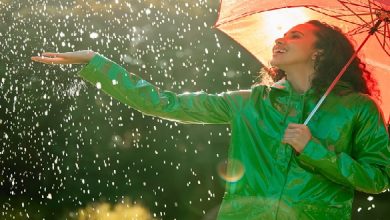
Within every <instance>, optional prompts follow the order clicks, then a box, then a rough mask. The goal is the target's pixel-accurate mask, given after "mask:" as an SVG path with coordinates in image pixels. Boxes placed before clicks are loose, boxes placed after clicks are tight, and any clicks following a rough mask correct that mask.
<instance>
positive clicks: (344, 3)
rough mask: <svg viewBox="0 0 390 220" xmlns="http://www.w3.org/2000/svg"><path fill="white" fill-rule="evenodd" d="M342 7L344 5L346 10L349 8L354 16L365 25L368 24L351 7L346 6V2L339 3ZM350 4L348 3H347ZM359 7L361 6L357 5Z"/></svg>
mask: <svg viewBox="0 0 390 220" xmlns="http://www.w3.org/2000/svg"><path fill="white" fill-rule="evenodd" d="M339 2H340V3H341V4H342V5H344V7H345V8H347V9H348V10H349V11H350V12H351V13H352V14H354V15H356V17H358V18H359V19H360V20H361V21H362V22H363V23H366V24H367V22H366V21H365V20H364V19H362V18H361V17H360V16H359V15H357V14H356V13H355V12H354V11H353V10H352V9H351V8H350V7H348V6H347V4H346V2H344V1H339ZM347 3H348V2H347ZM348 4H351V5H354V4H353V3H348ZM357 6H359V5H357Z"/></svg>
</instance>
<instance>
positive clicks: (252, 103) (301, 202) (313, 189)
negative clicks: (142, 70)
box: [32, 21, 390, 220]
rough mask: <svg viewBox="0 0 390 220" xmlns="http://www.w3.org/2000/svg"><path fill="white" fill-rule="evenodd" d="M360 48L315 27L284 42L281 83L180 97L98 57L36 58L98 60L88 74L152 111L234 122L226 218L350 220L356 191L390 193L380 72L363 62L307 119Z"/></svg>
mask: <svg viewBox="0 0 390 220" xmlns="http://www.w3.org/2000/svg"><path fill="white" fill-rule="evenodd" d="M353 52H354V49H353V46H352V45H351V43H350V42H349V41H348V39H347V38H346V37H345V36H344V35H343V34H342V33H341V32H340V31H339V29H337V28H334V27H331V26H328V25H326V24H324V23H321V22H318V21H310V22H307V23H304V24H300V25H297V26H295V27H293V28H292V29H290V30H289V31H288V32H287V33H286V34H285V35H284V36H283V38H280V39H277V40H276V42H275V46H274V49H273V58H272V61H271V64H272V65H273V67H274V68H273V69H274V70H275V72H276V73H277V74H276V77H279V76H281V75H283V76H284V78H283V79H281V80H279V81H278V82H276V83H275V84H274V85H272V86H265V85H256V86H253V87H252V88H251V89H250V90H240V91H234V92H225V93H220V94H216V95H212V94H206V93H204V92H197V93H185V94H180V95H176V94H174V93H172V92H169V91H162V90H160V89H159V88H157V87H155V86H153V85H151V84H150V83H148V82H146V81H144V80H143V79H141V78H140V77H139V76H137V75H134V74H131V73H128V72H126V70H124V69H123V68H122V67H120V66H119V65H117V64H115V63H114V62H112V61H110V60H108V59H106V58H104V57H103V56H101V55H98V54H95V53H94V52H92V51H78V52H70V53H45V54H43V57H33V58H32V59H33V60H34V61H38V62H43V63H48V64H71V63H72V64H73V63H88V65H87V66H85V67H84V68H83V69H82V70H81V71H80V73H79V75H80V76H81V77H83V78H84V79H86V80H88V81H90V82H91V83H93V84H99V86H100V87H101V89H102V90H103V91H105V92H106V93H108V94H109V95H111V96H113V97H114V98H116V99H118V100H120V101H122V102H123V103H125V104H128V105H129V106H132V107H133V108H135V109H138V110H139V111H142V112H144V113H145V114H149V115H154V116H159V117H161V118H166V119H170V120H176V121H179V122H185V123H225V124H230V126H231V130H232V137H231V145H230V150H229V160H231V161H238V163H231V164H230V165H231V166H230V167H229V171H228V172H231V173H234V172H235V170H237V169H242V167H241V166H244V168H245V173H244V175H243V176H242V178H241V179H239V180H238V181H237V182H233V183H227V186H226V194H225V196H224V198H223V202H222V205H221V208H220V212H219V216H218V218H219V219H223V220H225V219H235V220H237V219H300V220H302V219H331V218H334V219H349V218H350V216H351V208H352V201H353V196H354V190H355V189H356V190H360V191H363V192H368V193H380V192H383V191H385V190H386V189H387V188H388V187H389V174H390V152H389V148H388V146H389V137H388V134H387V130H386V127H385V125H384V121H383V118H382V115H381V113H380V111H379V110H378V107H377V105H376V104H375V102H374V101H373V100H372V98H371V97H370V95H374V94H375V93H373V91H375V90H373V89H371V87H370V86H371V85H374V84H373V83H372V82H373V80H372V79H371V78H370V73H369V72H368V71H367V70H366V69H365V66H364V65H363V64H362V63H361V61H360V60H359V59H358V58H356V59H355V61H354V62H353V64H352V65H351V67H349V69H348V71H347V72H346V73H345V75H344V77H343V78H342V79H341V81H340V82H339V83H338V85H337V86H336V87H335V89H334V90H333V91H332V93H331V94H330V95H329V96H328V98H327V99H326V101H325V102H324V104H323V105H322V106H321V108H320V109H319V110H318V112H317V113H316V115H315V116H314V117H313V118H312V120H311V122H310V123H309V124H308V126H305V125H303V124H302V122H303V120H304V119H305V118H306V116H307V115H308V114H309V113H310V111H311V110H312V109H313V107H314V105H315V104H316V102H317V101H318V99H319V97H320V96H321V93H322V92H323V91H324V89H325V88H326V87H327V86H328V85H329V84H330V81H331V80H332V79H333V78H334V76H335V75H336V74H337V73H338V71H339V70H340V69H341V68H342V66H343V65H344V64H345V62H346V60H347V59H348V58H349V57H350V56H351V55H352V53H353Z"/></svg>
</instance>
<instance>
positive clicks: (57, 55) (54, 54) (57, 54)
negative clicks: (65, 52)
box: [42, 52, 62, 57]
mask: <svg viewBox="0 0 390 220" xmlns="http://www.w3.org/2000/svg"><path fill="white" fill-rule="evenodd" d="M61 55H62V53H53V52H43V53H42V56H45V57H61Z"/></svg>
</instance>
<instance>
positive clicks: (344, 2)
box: [338, 0, 368, 9]
mask: <svg viewBox="0 0 390 220" xmlns="http://www.w3.org/2000/svg"><path fill="white" fill-rule="evenodd" d="M338 1H339V2H340V3H341V4H343V5H344V6H345V4H349V5H352V6H356V7H360V8H363V9H366V8H367V6H368V5H367V4H366V5H364V4H356V3H353V2H351V1H343V0H338Z"/></svg>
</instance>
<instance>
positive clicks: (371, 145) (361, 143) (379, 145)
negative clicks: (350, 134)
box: [298, 100, 390, 193]
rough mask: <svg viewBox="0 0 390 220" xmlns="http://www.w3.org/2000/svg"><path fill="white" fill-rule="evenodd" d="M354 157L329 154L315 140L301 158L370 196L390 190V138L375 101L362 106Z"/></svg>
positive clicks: (356, 124) (356, 125)
mask: <svg viewBox="0 0 390 220" xmlns="http://www.w3.org/2000/svg"><path fill="white" fill-rule="evenodd" d="M359 106H360V107H359V109H360V110H359V113H358V114H357V117H356V121H355V134H354V139H353V142H352V144H353V146H352V152H351V154H347V153H345V152H341V153H337V152H334V151H331V150H328V149H327V148H326V147H325V146H324V145H323V144H321V143H320V141H319V140H317V139H316V138H312V139H311V140H310V141H309V143H308V144H307V145H306V147H305V148H304V150H303V151H302V152H301V154H299V156H298V158H299V159H300V161H301V162H303V163H305V164H307V165H310V166H312V167H313V168H314V169H315V170H317V171H318V172H320V173H321V174H323V175H324V176H326V177H327V178H329V179H330V180H332V181H335V182H337V183H339V184H342V185H345V186H348V187H353V188H355V189H356V190H358V191H362V192H366V193H380V192H383V191H385V190H386V189H388V188H389V177H390V146H389V136H388V133H387V130H386V127H385V124H384V121H383V118H382V116H381V114H380V112H379V111H378V107H377V106H376V104H375V103H374V102H373V101H372V100H369V101H367V100H365V101H363V102H360V104H359Z"/></svg>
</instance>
